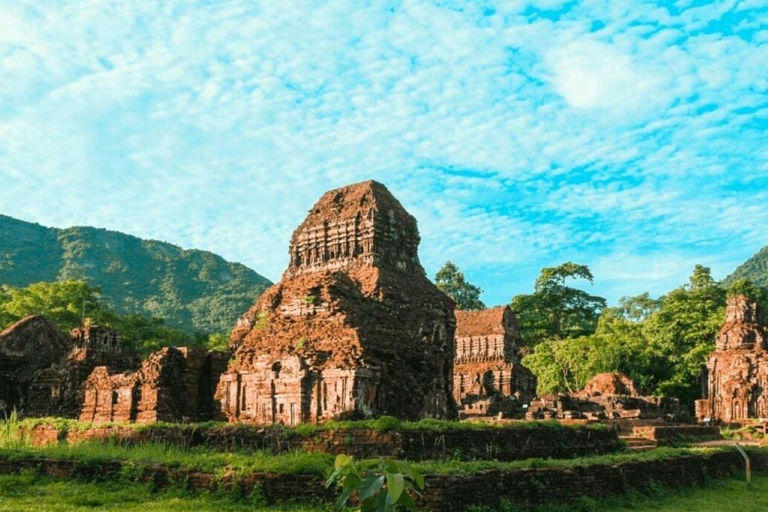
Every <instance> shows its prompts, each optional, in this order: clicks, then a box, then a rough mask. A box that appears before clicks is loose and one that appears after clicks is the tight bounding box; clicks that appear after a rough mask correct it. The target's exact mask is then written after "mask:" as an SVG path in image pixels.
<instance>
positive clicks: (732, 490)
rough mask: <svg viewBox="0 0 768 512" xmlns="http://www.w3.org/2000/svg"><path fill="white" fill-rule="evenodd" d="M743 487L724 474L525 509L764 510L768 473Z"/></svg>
mask: <svg viewBox="0 0 768 512" xmlns="http://www.w3.org/2000/svg"><path fill="white" fill-rule="evenodd" d="M752 483H753V485H752V487H751V488H750V489H747V487H746V485H745V483H744V481H743V480H736V479H731V478H726V479H722V480H714V481H711V482H709V483H708V484H707V485H706V486H705V487H703V488H702V487H691V488H686V489H678V490H670V489H665V488H663V487H659V486H654V487H651V488H649V489H648V490H647V493H646V494H642V495H638V494H625V495H621V496H610V497H607V498H604V499H602V500H599V501H598V500H593V499H590V498H586V497H582V498H581V499H578V500H576V501H575V502H572V503H568V504H555V505H548V506H543V507H538V508H536V509H535V510H534V511H528V512H628V511H632V512H651V511H653V512H694V511H696V512H698V511H704V512H765V511H766V510H768V477H766V476H758V477H754V478H753V479H752ZM466 512H522V509H520V508H517V507H515V506H514V505H512V504H510V503H504V504H502V505H501V506H499V507H496V508H487V507H472V508H470V509H468V510H467V511H466Z"/></svg>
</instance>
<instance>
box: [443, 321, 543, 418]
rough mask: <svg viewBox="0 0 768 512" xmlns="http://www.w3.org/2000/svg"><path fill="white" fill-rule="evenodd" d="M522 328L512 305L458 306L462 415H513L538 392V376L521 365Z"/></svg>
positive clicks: (457, 381) (456, 387)
mask: <svg viewBox="0 0 768 512" xmlns="http://www.w3.org/2000/svg"><path fill="white" fill-rule="evenodd" d="M519 344H520V329H519V327H518V325H517V320H516V318H515V315H514V313H512V310H511V309H510V308H509V306H499V307H495V308H490V309H483V310H479V311H456V358H455V360H454V367H453V397H454V399H455V400H456V403H457V404H458V405H459V414H460V416H462V417H471V416H489V415H491V416H492V415H498V414H502V415H503V416H505V417H511V416H513V415H514V414H515V413H517V412H518V411H520V409H521V407H522V405H523V404H527V403H528V402H530V401H531V399H532V398H533V397H534V396H536V377H535V376H534V375H533V374H532V373H531V372H530V370H528V368H526V367H525V366H523V365H522V363H521V362H520V354H519Z"/></svg>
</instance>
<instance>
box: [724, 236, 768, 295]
mask: <svg viewBox="0 0 768 512" xmlns="http://www.w3.org/2000/svg"><path fill="white" fill-rule="evenodd" d="M742 278H744V279H749V280H750V281H752V282H753V283H755V284H756V285H757V286H761V287H764V288H768V245H766V246H765V247H763V248H762V249H760V250H759V251H757V252H756V253H755V254H754V255H753V256H752V257H751V258H749V259H748V260H747V261H745V262H744V263H742V264H741V265H739V266H738V267H736V270H734V271H733V273H732V274H731V275H729V276H728V277H726V278H725V279H723V284H724V285H726V286H728V285H730V284H731V283H733V282H734V281H736V280H737V279H742Z"/></svg>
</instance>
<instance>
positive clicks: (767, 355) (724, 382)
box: [696, 296, 768, 423]
mask: <svg viewBox="0 0 768 512" xmlns="http://www.w3.org/2000/svg"><path fill="white" fill-rule="evenodd" d="M704 380H705V382H706V385H705V386H704V389H703V398H702V399H701V400H697V401H696V417H697V419H698V420H699V421H716V422H724V423H728V422H738V421H740V420H747V419H751V418H768V397H766V393H765V390H766V389H768V330H767V329H766V326H765V317H764V314H763V311H762V309H761V307H760V305H759V304H757V303H756V302H754V301H752V300H749V299H748V298H747V297H744V296H736V297H729V298H728V305H727V308H726V313H725V324H724V325H723V326H722V328H721V329H720V332H719V333H718V335H717V339H716V341H715V351H714V352H712V354H710V356H709V359H708V361H707V370H706V373H705V375H704Z"/></svg>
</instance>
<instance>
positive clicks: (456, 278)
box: [435, 261, 485, 310]
mask: <svg viewBox="0 0 768 512" xmlns="http://www.w3.org/2000/svg"><path fill="white" fill-rule="evenodd" d="M435 285H437V287H438V288H439V289H440V290H441V291H442V292H443V293H445V294H446V295H448V296H449V297H450V298H452V299H453V301H454V302H455V303H456V307H457V308H458V309H462V310H473V309H484V308H485V304H483V301H481V300H480V294H481V293H483V290H481V289H480V288H478V287H477V286H475V285H473V284H470V283H468V282H467V280H466V278H465V277H464V273H463V272H462V271H461V270H459V267H457V266H456V264H454V263H452V262H450V261H447V262H445V265H443V268H441V269H440V270H438V271H437V274H435Z"/></svg>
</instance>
